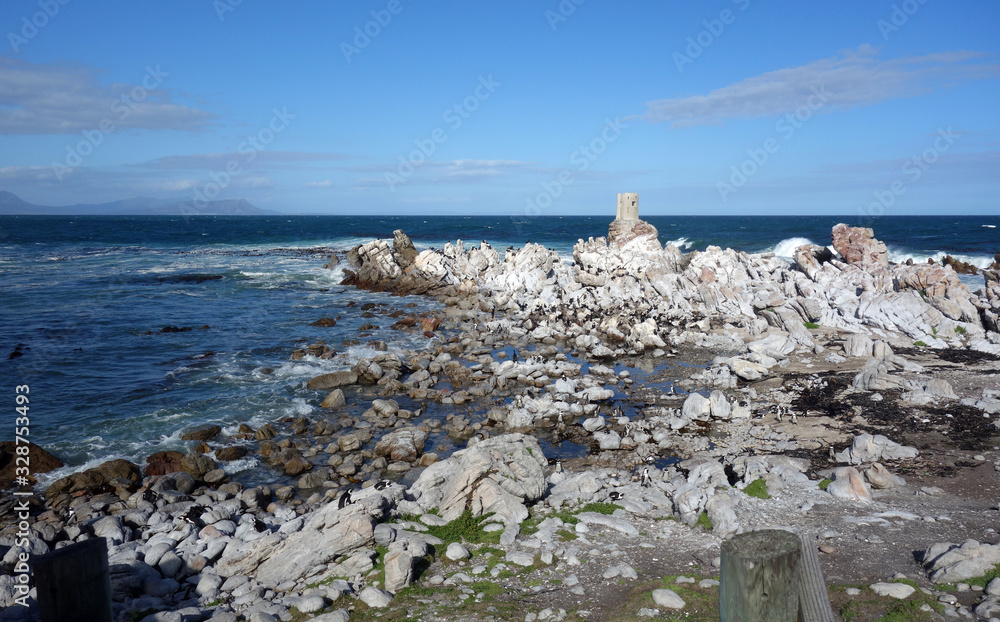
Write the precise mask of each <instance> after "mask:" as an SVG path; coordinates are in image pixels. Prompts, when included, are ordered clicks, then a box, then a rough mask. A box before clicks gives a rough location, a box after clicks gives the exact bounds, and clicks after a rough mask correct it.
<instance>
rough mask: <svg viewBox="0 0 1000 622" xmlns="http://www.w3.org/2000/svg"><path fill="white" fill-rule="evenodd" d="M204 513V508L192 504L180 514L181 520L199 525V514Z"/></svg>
mask: <svg viewBox="0 0 1000 622" xmlns="http://www.w3.org/2000/svg"><path fill="white" fill-rule="evenodd" d="M204 513H205V508H203V507H201V506H200V505H192V506H191V507H190V508H188V511H187V512H185V513H184V515H183V516H181V520H182V521H184V522H185V523H187V524H189V525H193V526H195V527H199V526H201V515H202V514H204Z"/></svg>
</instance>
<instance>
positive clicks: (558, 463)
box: [556, 460, 563, 473]
mask: <svg viewBox="0 0 1000 622" xmlns="http://www.w3.org/2000/svg"><path fill="white" fill-rule="evenodd" d="M562 470H563V468H562V460H556V473H562Z"/></svg>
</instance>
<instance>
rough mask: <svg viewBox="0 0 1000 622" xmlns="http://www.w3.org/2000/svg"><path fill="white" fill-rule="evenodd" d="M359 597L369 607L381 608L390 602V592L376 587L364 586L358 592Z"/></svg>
mask: <svg viewBox="0 0 1000 622" xmlns="http://www.w3.org/2000/svg"><path fill="white" fill-rule="evenodd" d="M358 598H360V599H361V600H362V601H363V602H364V603H365V604H366V605H368V606H369V607H375V608H377V609H381V608H382V607H388V606H389V603H391V602H392V594H390V593H389V592H386V591H385V590H380V589H378V588H377V587H366V588H365V589H363V590H361V593H360V594H358Z"/></svg>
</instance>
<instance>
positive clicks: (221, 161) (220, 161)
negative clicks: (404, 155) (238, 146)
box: [134, 150, 348, 171]
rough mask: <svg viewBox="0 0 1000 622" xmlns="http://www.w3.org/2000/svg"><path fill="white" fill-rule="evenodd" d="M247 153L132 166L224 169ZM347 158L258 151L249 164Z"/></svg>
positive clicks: (287, 165) (262, 165) (203, 155)
mask: <svg viewBox="0 0 1000 622" xmlns="http://www.w3.org/2000/svg"><path fill="white" fill-rule="evenodd" d="M248 153H249V152H248ZM248 153H238V152H232V153H192V154H188V155H176V156H164V157H162V158H157V159H155V160H150V161H148V162H143V163H141V164H136V165H134V166H137V167H139V168H146V169H153V170H193V171H199V170H218V169H225V168H226V165H227V164H228V163H229V162H232V161H235V162H237V163H238V164H241V165H246V164H247V163H248V159H249V155H248ZM347 157H348V156H346V155H343V154H339V153H322V152H311V151H269V150H262V151H254V152H253V162H252V164H253V166H254V167H256V168H298V165H300V164H302V163H308V162H329V161H335V160H343V159H346V158H347Z"/></svg>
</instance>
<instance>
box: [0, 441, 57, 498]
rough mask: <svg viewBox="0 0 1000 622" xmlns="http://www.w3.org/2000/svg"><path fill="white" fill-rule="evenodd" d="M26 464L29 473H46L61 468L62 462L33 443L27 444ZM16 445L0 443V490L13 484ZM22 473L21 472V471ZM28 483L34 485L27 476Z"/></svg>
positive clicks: (31, 478)
mask: <svg viewBox="0 0 1000 622" xmlns="http://www.w3.org/2000/svg"><path fill="white" fill-rule="evenodd" d="M27 447H28V455H27V456H26V457H27V458H28V463H29V464H30V465H31V473H32V474H37V473H48V472H49V471H52V470H53V469H58V468H59V467H61V466H63V462H62V460H60V459H59V458H56V457H55V456H53V455H52V454H50V453H49V452H47V451H45V450H44V449H42V448H41V447H39V446H38V445H36V444H34V443H28V445H27ZM16 457H17V444H16V443H14V441H0V488H8V487H10V485H11V484H13V483H14V479H15V477H16V475H17V471H16V468H17V467H18V466H24V465H23V464H22V465H18V464H17V460H16V459H15V458H16ZM22 473H23V471H22ZM28 479H29V481H30V482H31V483H32V484H33V483H35V479H34V477H31V476H30V475H29V476H28Z"/></svg>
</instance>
